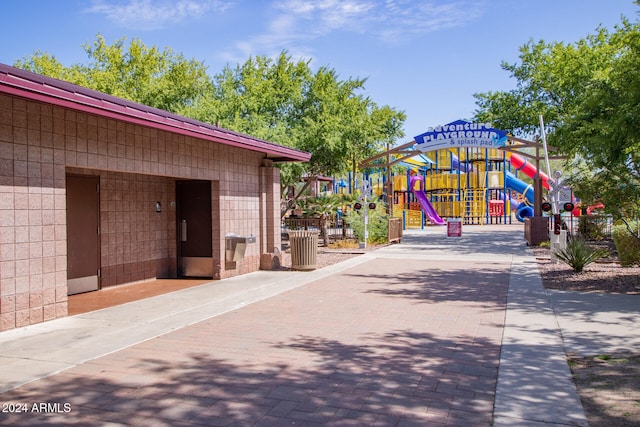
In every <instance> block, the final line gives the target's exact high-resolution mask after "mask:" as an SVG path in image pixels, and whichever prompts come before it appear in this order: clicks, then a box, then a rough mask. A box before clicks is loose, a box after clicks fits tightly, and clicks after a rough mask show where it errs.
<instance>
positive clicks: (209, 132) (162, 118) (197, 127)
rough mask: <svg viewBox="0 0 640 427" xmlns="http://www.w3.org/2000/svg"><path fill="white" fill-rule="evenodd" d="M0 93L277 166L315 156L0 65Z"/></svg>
mask: <svg viewBox="0 0 640 427" xmlns="http://www.w3.org/2000/svg"><path fill="white" fill-rule="evenodd" d="M0 93H6V94H9V95H14V96H18V97H21V98H26V99H29V100H33V101H38V102H42V103H46V104H52V105H57V106H60V107H65V108H69V109H73V110H76V111H81V112H85V113H90V114H96V115H98V116H101V117H107V118H112V119H116V120H122V121H125V122H128V123H133V124H138V125H142V126H147V127H151V128H155V129H159V130H164V131H168V132H172V133H176V134H180V135H185V136H191V137H194V138H199V139H204V140H207V141H211V142H215V143H218V144H223V145H229V146H232V147H239V148H244V149H247V150H251V151H257V152H261V153H264V154H265V156H266V158H268V159H270V160H272V161H274V162H306V161H309V159H310V158H311V154H310V153H307V152H305V151H300V150H296V149H294V148H289V147H285V146H283V145H279V144H274V143H272V142H269V141H265V140H262V139H258V138H254V137H251V136H248V135H243V134H241V133H237V132H233V131H230V130H228V129H223V128H219V127H217V126H214V125H211V124H208V123H204V122H199V121H197V120H193V119H189V118H186V117H182V116H179V115H177V114H172V113H169V112H167V111H163V110H159V109H157V108H153V107H149V106H146V105H142V104H138V103H135V102H132V101H127V100H125V99H122V98H117V97H115V96H112V95H107V94H105V93H102V92H98V91H95V90H91V89H87V88H84V87H82V86H77V85H74V84H71V83H67V82H64V81H61V80H57V79H53V78H51V77H46V76H43V75H40V74H36V73H32V72H30V71H25V70H21V69H18V68H15V67H11V66H8V65H5V64H0Z"/></svg>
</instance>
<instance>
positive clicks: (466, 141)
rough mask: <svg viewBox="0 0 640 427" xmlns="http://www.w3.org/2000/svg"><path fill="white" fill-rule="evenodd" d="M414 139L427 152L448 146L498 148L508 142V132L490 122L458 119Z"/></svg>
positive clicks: (417, 145) (431, 129) (418, 146)
mask: <svg viewBox="0 0 640 427" xmlns="http://www.w3.org/2000/svg"><path fill="white" fill-rule="evenodd" d="M413 139H414V140H415V141H416V148H417V149H418V150H420V151H422V152H425V153H426V152H428V151H433V150H441V149H447V148H463V147H468V148H498V147H504V146H505V144H506V143H507V132H505V131H503V130H500V129H494V128H492V127H491V124H489V123H471V122H467V121H465V120H456V121H455V122H451V123H448V124H446V125H442V126H436V127H434V128H429V130H428V131H427V132H425V133H423V134H420V135H418V136H416V137H414V138H413Z"/></svg>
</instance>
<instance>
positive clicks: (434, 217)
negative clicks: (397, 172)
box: [411, 187, 446, 225]
mask: <svg viewBox="0 0 640 427" xmlns="http://www.w3.org/2000/svg"><path fill="white" fill-rule="evenodd" d="M411 192H412V193H413V194H414V196H416V199H417V200H418V202H420V207H421V208H422V211H423V212H424V213H425V215H426V216H427V218H428V219H429V221H431V223H432V224H435V225H445V224H446V222H445V221H444V220H443V219H442V218H440V215H438V212H436V210H435V209H434V207H433V205H432V204H431V202H430V201H429V199H427V196H426V194H424V193H423V192H422V191H414V190H413V187H412V189H411Z"/></svg>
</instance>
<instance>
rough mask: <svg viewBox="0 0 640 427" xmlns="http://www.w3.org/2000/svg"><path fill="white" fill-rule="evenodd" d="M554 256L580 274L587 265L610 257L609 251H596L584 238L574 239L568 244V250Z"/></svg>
mask: <svg viewBox="0 0 640 427" xmlns="http://www.w3.org/2000/svg"><path fill="white" fill-rule="evenodd" d="M554 255H555V256H556V257H557V258H558V259H559V260H560V261H562V262H564V263H565V264H568V265H569V266H570V267H571V268H573V271H575V272H576V273H580V272H581V271H582V270H584V268H585V267H586V266H587V265H589V264H591V263H592V262H595V261H597V260H599V259H600V258H604V257H606V256H608V255H609V251H607V250H606V249H595V248H593V247H591V246H589V245H588V244H587V242H585V241H584V239H582V238H573V239H571V240H569V241H568V242H567V246H566V248H564V249H562V250H559V251H555V252H554Z"/></svg>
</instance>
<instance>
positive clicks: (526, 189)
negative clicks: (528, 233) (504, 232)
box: [505, 171, 533, 222]
mask: <svg viewBox="0 0 640 427" xmlns="http://www.w3.org/2000/svg"><path fill="white" fill-rule="evenodd" d="M505 180H506V184H507V188H510V189H512V190H514V191H517V192H518V193H520V194H522V195H524V196H525V197H526V198H527V200H528V201H529V203H530V204H533V186H531V185H530V184H527V183H526V182H524V181H523V180H521V179H519V178H516V176H515V175H514V174H512V173H511V172H509V171H507V172H505ZM532 216H533V208H532V207H531V206H529V205H527V204H526V203H525V202H522V203H520V205H518V207H517V209H516V218H517V220H518V221H520V222H524V219H525V218H529V217H532Z"/></svg>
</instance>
